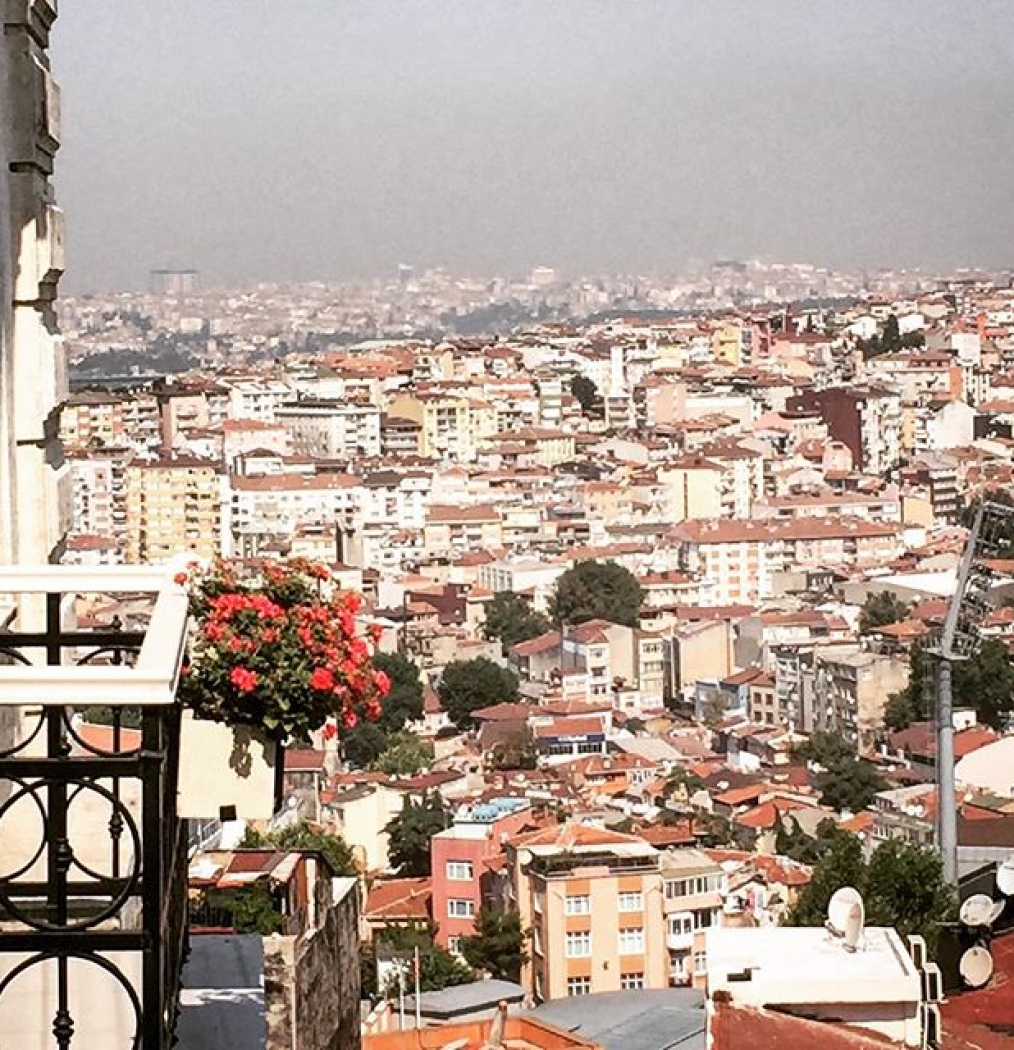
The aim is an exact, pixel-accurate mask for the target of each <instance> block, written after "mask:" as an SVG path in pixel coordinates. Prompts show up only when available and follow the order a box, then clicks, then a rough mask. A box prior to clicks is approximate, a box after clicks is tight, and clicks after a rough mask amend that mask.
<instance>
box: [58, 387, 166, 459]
mask: <svg viewBox="0 0 1014 1050" xmlns="http://www.w3.org/2000/svg"><path fill="white" fill-rule="evenodd" d="M60 440H61V441H62V442H63V444H64V446H65V447H66V448H81V449H85V448H87V449H95V448H131V449H133V450H134V451H137V452H142V451H145V450H147V449H153V448H156V447H157V446H158V445H159V443H160V442H161V421H160V417H159V410H158V401H157V400H156V398H155V395H154V394H151V393H148V392H146V391H135V392H133V393H111V392H108V391H97V390H83V391H79V392H78V393H75V394H72V395H71V396H70V397H69V398H68V400H67V402H66V403H65V404H64V406H63V408H62V409H61V412H60Z"/></svg>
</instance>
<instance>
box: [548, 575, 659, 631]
mask: <svg viewBox="0 0 1014 1050" xmlns="http://www.w3.org/2000/svg"><path fill="white" fill-rule="evenodd" d="M643 599H644V592H643V591H642V590H641V585H640V584H639V583H638V582H637V578H636V577H635V576H634V574H633V573H631V572H629V571H628V570H627V569H625V568H623V566H622V565H617V563H616V562H614V561H579V562H578V563H577V564H576V565H574V566H572V567H571V568H570V569H568V570H567V571H566V572H565V573H564V574H563V575H562V576H561V577H560V578H559V580H557V581H556V591H555V593H554V595H553V599H552V606H551V611H550V615H551V616H552V618H553V620H554V621H555V622H557V623H569V624H579V623H585V622H586V621H588V620H599V619H602V620H609V621H610V622H611V623H619V624H623V625H624V626H626V627H636V626H637V618H638V613H639V612H640V610H641V602H642V601H643Z"/></svg>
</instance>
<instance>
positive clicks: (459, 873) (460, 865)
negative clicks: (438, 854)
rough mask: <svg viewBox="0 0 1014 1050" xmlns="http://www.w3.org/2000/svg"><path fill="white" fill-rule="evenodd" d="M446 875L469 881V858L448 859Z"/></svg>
mask: <svg viewBox="0 0 1014 1050" xmlns="http://www.w3.org/2000/svg"><path fill="white" fill-rule="evenodd" d="M447 877H448V878H449V879H454V880H455V881H465V882H467V881H470V880H471V879H472V862H471V861H470V860H449V861H448V862H447Z"/></svg>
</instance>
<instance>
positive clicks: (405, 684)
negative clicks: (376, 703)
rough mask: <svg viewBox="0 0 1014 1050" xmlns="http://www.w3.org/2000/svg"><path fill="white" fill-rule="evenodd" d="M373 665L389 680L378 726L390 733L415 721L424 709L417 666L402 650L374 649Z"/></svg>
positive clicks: (421, 686)
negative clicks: (390, 651) (377, 650)
mask: <svg viewBox="0 0 1014 1050" xmlns="http://www.w3.org/2000/svg"><path fill="white" fill-rule="evenodd" d="M373 666H374V667H376V668H377V670H378V671H383V672H384V674H386V675H387V677H388V678H389V679H390V680H391V691H390V692H389V693H388V694H387V696H386V697H384V702H383V705H382V707H381V713H380V718H379V719H378V721H377V724H378V725H379V727H380V728H381V729H382V730H383V731H384V732H385V733H393V732H396V731H397V730H399V729H403V728H404V727H405V723H406V722H417V721H418V720H419V719H420V718H422V713H423V685H422V679H421V678H420V676H419V668H418V667H417V666H416V665H415V664H414V663H413V662H412V661H411V660H409V659H408V658H407V657H405V656H402V655H401V653H377V654H376V656H374V657H373Z"/></svg>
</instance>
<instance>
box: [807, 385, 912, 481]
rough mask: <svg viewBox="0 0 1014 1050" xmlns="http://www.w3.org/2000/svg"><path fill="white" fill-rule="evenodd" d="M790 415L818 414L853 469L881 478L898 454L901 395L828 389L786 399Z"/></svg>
mask: <svg viewBox="0 0 1014 1050" xmlns="http://www.w3.org/2000/svg"><path fill="white" fill-rule="evenodd" d="M786 408H787V409H788V411H789V412H790V413H792V412H797V411H802V412H819V413H820V415H821V418H822V419H823V420H824V422H825V423H827V427H828V430H829V432H830V434H831V437H833V438H834V439H835V440H836V441H841V442H842V443H843V444H844V445H846V446H847V447H848V449H849V451H850V452H851V453H852V458H853V460H854V462H855V464H856V466H857V467H858V468H859V469H860V470H862V471H864V472H865V473H868V474H883V473H884V472H885V471H887V470H889V469H890V468H891V467H893V466H895V465H896V464H897V462H898V458H899V456H900V454H901V425H902V412H901V395H900V394H899V393H898V392H897V391H894V390H887V389H884V388H881V387H867V388H861V387H828V388H827V389H826V390H810V391H807V392H806V393H802V394H796V395H795V396H794V397H790V398H789V400H788V402H787V404H786Z"/></svg>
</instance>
